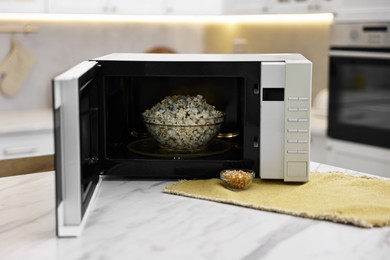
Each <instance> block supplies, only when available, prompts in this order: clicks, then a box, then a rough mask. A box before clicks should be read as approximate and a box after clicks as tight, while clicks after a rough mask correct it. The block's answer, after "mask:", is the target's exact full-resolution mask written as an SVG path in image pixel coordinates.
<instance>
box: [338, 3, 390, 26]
mask: <svg viewBox="0 0 390 260" xmlns="http://www.w3.org/2000/svg"><path fill="white" fill-rule="evenodd" d="M333 5H334V6H333V10H334V13H335V20H336V21H340V22H342V21H390V1H389V0H370V1H367V0H334V3H333Z"/></svg>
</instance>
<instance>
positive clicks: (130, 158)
mask: <svg viewBox="0 0 390 260" xmlns="http://www.w3.org/2000/svg"><path fill="white" fill-rule="evenodd" d="M311 73H312V64H311V62H310V61H309V60H307V59H306V58H305V57H303V56H302V55H300V54H130V53H116V54H110V55H106V56H103V57H99V58H96V59H93V60H89V61H84V62H81V63H80V64H79V65H77V66H75V67H73V68H71V69H69V70H68V71H66V72H64V73H63V74H61V75H59V76H57V77H55V78H54V79H53V108H54V124H55V171H56V175H55V176H56V208H57V235H58V236H59V237H62V236H65V237H66V236H77V235H79V234H80V232H81V231H80V230H81V229H82V226H83V225H84V223H85V219H86V215H87V213H86V212H87V211H88V205H89V204H90V203H91V201H92V200H93V197H94V194H96V190H97V187H98V186H99V183H100V181H101V180H102V179H104V178H103V176H117V177H126V178H128V179H131V178H142V179H161V178H169V179H186V178H187V179H188V178H213V177H218V176H219V172H220V171H221V170H224V169H229V168H230V169H233V168H245V169H251V170H254V171H255V172H256V177H260V178H262V179H280V180H284V181H286V182H306V181H308V178H309V158H310V107H311ZM174 95H188V96H198V95H201V96H203V97H204V99H205V100H206V101H207V102H208V103H209V104H211V105H212V106H214V107H215V108H217V109H218V110H220V111H222V112H223V113H224V121H223V123H222V125H221V128H220V135H218V136H217V137H216V138H215V139H214V140H213V141H212V142H211V143H210V144H209V146H208V147H206V148H204V149H203V150H200V151H195V152H193V153H191V152H189V153H188V152H186V153H180V152H172V151H169V150H164V149H163V148H160V147H159V146H158V145H156V144H155V142H154V141H153V139H151V138H150V135H149V134H148V132H147V129H146V127H145V124H144V122H143V120H142V116H141V114H142V112H143V111H145V110H146V109H149V108H151V107H152V106H153V105H155V104H156V103H158V102H159V101H161V100H163V99H164V98H166V97H169V96H174Z"/></svg>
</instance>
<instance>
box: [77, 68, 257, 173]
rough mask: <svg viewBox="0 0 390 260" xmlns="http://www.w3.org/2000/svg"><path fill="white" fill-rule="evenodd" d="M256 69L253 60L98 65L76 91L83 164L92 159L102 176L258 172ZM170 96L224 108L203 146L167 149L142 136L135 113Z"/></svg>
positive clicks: (142, 128) (139, 118)
mask: <svg viewBox="0 0 390 260" xmlns="http://www.w3.org/2000/svg"><path fill="white" fill-rule="evenodd" d="M260 70H261V69H260V63H259V62H235V63H232V62H120V61H118V62H113V61H106V62H105V61H101V62H99V66H98V67H97V70H96V72H95V73H96V74H97V79H98V80H97V81H96V82H91V85H94V84H95V86H91V87H90V90H89V92H87V93H86V94H83V93H82V92H83V91H84V92H85V91H86V90H85V89H86V88H85V89H82V90H81V93H80V95H81V97H83V95H85V96H86V97H85V98H82V99H80V100H81V101H80V102H81V103H80V107H81V108H82V109H81V110H80V111H81V112H80V113H81V115H80V118H81V121H82V126H83V127H82V132H83V133H85V134H84V136H83V137H82V140H83V141H82V143H81V145H82V146H83V148H84V149H82V150H83V151H84V155H83V156H85V158H84V161H91V160H92V161H93V160H96V161H98V162H99V164H101V165H102V166H103V167H102V169H103V170H104V171H103V172H104V174H107V175H119V176H131V177H140V178H145V177H155V178H160V177H162V176H164V177H171V178H186V177H187V178H188V177H192V178H194V177H195V178H203V177H217V176H218V173H219V171H220V170H223V169H226V168H248V169H253V170H255V169H258V167H259V165H258V158H259V143H258V142H259V138H260V137H259V133H260V99H259V85H260ZM175 95H176V96H177V95H184V96H189V97H194V96H198V95H201V96H202V97H203V98H204V99H205V100H206V101H207V103H208V104H210V105H212V106H214V107H215V109H217V110H220V111H222V112H223V113H224V120H223V123H222V125H221V126H220V131H219V134H218V136H217V137H216V138H214V139H213V140H212V141H211V142H210V143H209V144H208V146H207V147H206V148H205V149H203V150H201V151H197V152H175V151H169V150H165V149H162V148H160V147H159V146H158V144H157V143H156V142H155V141H153V140H152V139H151V138H150V135H149V134H148V131H147V129H146V127H145V123H144V121H143V118H142V113H143V112H144V111H145V110H146V109H150V108H151V107H153V106H154V105H156V104H157V103H158V102H160V101H162V100H164V99H165V98H166V97H172V96H175ZM97 104H99V105H98V106H97ZM88 107H89V113H86V112H85V111H86V110H88ZM98 115H99V116H98ZM91 128H93V129H95V130H97V131H98V132H99V133H96V132H97V131H91ZM83 133H82V135H83Z"/></svg>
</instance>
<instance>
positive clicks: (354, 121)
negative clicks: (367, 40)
mask: <svg viewBox="0 0 390 260" xmlns="http://www.w3.org/2000/svg"><path fill="white" fill-rule="evenodd" d="M328 136H329V137H331V138H335V139H340V140H345V141H351V142H356V143H363V144H368V145H373V146H378V147H385V148H390V52H378V51H351V50H332V51H331V52H330V81H329V126H328Z"/></svg>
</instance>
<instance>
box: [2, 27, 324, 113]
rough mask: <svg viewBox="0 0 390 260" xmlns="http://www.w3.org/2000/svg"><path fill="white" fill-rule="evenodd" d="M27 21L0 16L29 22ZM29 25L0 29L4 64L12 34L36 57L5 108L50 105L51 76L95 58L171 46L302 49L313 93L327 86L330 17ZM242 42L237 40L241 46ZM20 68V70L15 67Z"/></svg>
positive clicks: (182, 48) (195, 50) (185, 49)
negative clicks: (309, 65)
mask: <svg viewBox="0 0 390 260" xmlns="http://www.w3.org/2000/svg"><path fill="white" fill-rule="evenodd" d="M24 23H26V21H25V22H23V23H22V22H8V23H7V22H0V26H3V27H4V26H7V25H11V26H13V27H15V26H16V27H18V26H24ZM28 24H29V25H31V26H33V27H34V28H36V29H37V32H36V33H14V34H13V33H2V34H0V66H1V61H4V58H5V57H6V55H7V53H8V52H9V50H10V46H11V39H12V38H14V39H16V40H17V41H18V42H20V43H21V44H22V46H24V47H25V48H26V49H27V50H28V51H29V52H30V53H31V54H32V55H33V56H34V57H35V63H34V65H33V67H32V69H31V71H29V73H28V77H27V80H26V81H25V82H24V84H23V85H22V88H21V89H20V91H19V92H18V93H17V94H16V95H15V96H14V97H12V98H9V97H6V96H4V95H2V94H1V93H0V111H4V110H24V109H34V108H45V107H50V106H51V79H52V78H53V77H54V76H56V75H58V74H60V73H61V72H63V71H65V70H66V69H68V68H70V67H72V66H74V65H76V64H77V63H79V62H81V61H83V60H87V59H90V58H94V57H98V56H102V55H105V54H108V53H112V52H144V51H146V50H148V49H150V48H152V47H154V46H161V45H162V46H168V47H171V48H173V49H174V50H176V51H177V52H180V53H203V52H205V53H233V52H237V48H234V44H233V42H234V41H235V39H239V41H238V43H244V44H243V45H242V44H241V45H240V46H238V47H242V48H241V49H240V50H239V51H240V52H246V53H277V52H284V53H285V52H296V53H302V54H303V55H304V56H306V57H307V58H308V59H310V60H311V61H312V62H313V97H315V95H316V94H317V93H318V92H319V91H320V90H321V89H323V88H326V87H327V84H328V83H327V77H328V53H327V52H328V47H329V27H330V21H328V22H313V21H309V22H294V21H292V22H291V21H289V22H279V21H274V22H270V21H266V22H216V23H213V22H209V23H204V22H202V23H193V22H191V23H186V22H184V23H180V22H175V23H173V22H168V23H166V22H163V23H159V22H104V23H103V22H96V21H95V22H85V21H84V22H69V21H67V22H64V21H62V22H53V21H50V22H47V21H42V22H38V21H34V22H29V23H28ZM236 47H237V46H236ZM16 73H17V72H16Z"/></svg>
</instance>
